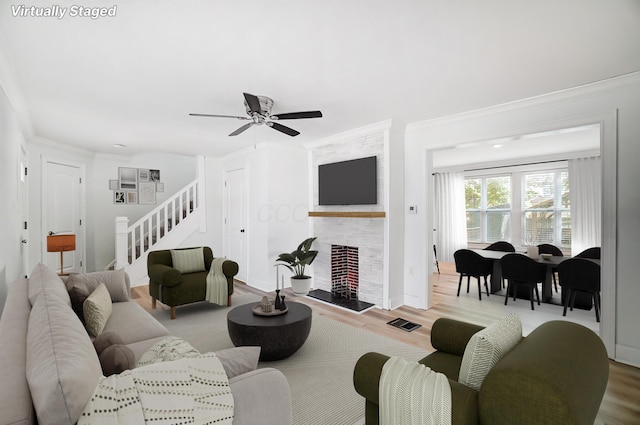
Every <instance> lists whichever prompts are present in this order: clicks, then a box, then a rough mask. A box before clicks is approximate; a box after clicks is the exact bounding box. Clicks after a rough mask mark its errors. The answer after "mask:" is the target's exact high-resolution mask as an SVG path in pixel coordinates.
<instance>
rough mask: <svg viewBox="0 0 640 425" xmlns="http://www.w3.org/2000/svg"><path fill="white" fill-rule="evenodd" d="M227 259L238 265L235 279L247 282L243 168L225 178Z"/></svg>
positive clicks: (245, 201) (245, 196)
mask: <svg viewBox="0 0 640 425" xmlns="http://www.w3.org/2000/svg"><path fill="white" fill-rule="evenodd" d="M225 204H226V208H225V217H224V222H225V233H226V236H227V243H226V246H227V258H229V259H230V260H233V261H235V262H237V263H238V266H239V270H238V275H237V276H236V279H238V280H241V281H243V282H246V281H247V190H246V181H245V170H244V168H242V169H239V170H234V171H229V172H227V173H226V176H225Z"/></svg>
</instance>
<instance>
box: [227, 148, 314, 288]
mask: <svg viewBox="0 0 640 425" xmlns="http://www.w3.org/2000/svg"><path fill="white" fill-rule="evenodd" d="M306 161H307V157H306V150H305V149H304V148H302V147H300V146H295V145H294V146H289V145H276V144H272V143H262V144H260V145H257V146H256V147H255V148H251V149H247V150H243V151H240V152H236V153H234V154H231V155H228V156H226V157H225V158H223V159H222V160H221V164H222V170H223V173H226V172H228V171H233V170H237V169H241V168H244V169H245V171H246V185H247V190H248V191H247V220H248V222H247V227H246V236H247V257H248V258H247V266H248V267H249V269H248V270H247V282H246V283H247V284H248V285H250V286H253V287H255V288H258V289H261V290H264V291H272V290H274V289H275V286H276V270H275V267H273V266H274V264H275V259H276V258H277V256H278V254H280V253H281V252H285V251H286V252H291V251H293V250H294V249H295V248H296V247H297V246H298V244H299V243H300V242H302V241H303V240H304V239H306V238H307V237H309V232H308V217H307V214H308V211H307V210H306V209H303V208H302V207H301V206H304V205H306V203H307V199H308V198H307V196H308V192H307V190H308V189H307V188H308V181H307V178H308V177H307V175H308V171H307V163H306ZM225 255H226V253H225ZM285 284H286V286H288V285H289V283H288V280H285Z"/></svg>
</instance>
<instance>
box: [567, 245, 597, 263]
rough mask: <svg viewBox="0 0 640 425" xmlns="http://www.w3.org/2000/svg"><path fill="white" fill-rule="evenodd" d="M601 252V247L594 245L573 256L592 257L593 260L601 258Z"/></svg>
mask: <svg viewBox="0 0 640 425" xmlns="http://www.w3.org/2000/svg"><path fill="white" fill-rule="evenodd" d="M600 254H601V249H600V247H599V246H594V247H591V248H587V249H585V250H584V251H582V252H581V253H580V254H578V255H576V256H575V257H573V258H591V259H593V260H599V259H600Z"/></svg>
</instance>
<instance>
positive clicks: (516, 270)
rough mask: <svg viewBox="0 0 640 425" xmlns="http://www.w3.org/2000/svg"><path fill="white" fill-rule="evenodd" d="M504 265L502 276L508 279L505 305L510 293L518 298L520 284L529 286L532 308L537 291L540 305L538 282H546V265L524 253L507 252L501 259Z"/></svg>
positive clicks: (514, 297) (501, 263)
mask: <svg viewBox="0 0 640 425" xmlns="http://www.w3.org/2000/svg"><path fill="white" fill-rule="evenodd" d="M500 265H501V266H502V276H503V277H504V278H505V279H506V281H507V293H506V295H505V297H504V305H507V301H508V300H509V293H510V291H512V292H511V294H512V295H513V300H514V301H515V299H516V294H517V293H518V287H519V286H520V285H523V286H527V287H528V288H529V299H530V300H531V310H534V308H533V293H534V291H535V293H536V299H537V301H538V305H540V293H539V292H538V283H542V282H544V279H545V276H546V266H545V265H544V264H540V263H538V262H537V261H536V260H534V259H533V258H529V257H527V256H526V255H524V254H517V253H513V254H507V255H505V256H504V257H502V259H501V260H500Z"/></svg>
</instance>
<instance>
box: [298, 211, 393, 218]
mask: <svg viewBox="0 0 640 425" xmlns="http://www.w3.org/2000/svg"><path fill="white" fill-rule="evenodd" d="M309 217H346V218H384V217H386V213H385V212H384V211H309Z"/></svg>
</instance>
